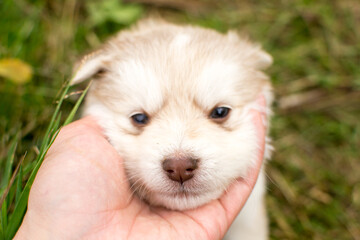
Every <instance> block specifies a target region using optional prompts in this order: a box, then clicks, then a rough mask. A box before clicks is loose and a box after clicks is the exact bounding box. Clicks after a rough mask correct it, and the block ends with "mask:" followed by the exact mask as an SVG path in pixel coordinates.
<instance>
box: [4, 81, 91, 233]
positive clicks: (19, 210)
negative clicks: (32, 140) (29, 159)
mask: <svg viewBox="0 0 360 240" xmlns="http://www.w3.org/2000/svg"><path fill="white" fill-rule="evenodd" d="M69 87H70V86H69V84H68V85H67V86H66V87H65V90H64V92H63V93H62V95H61V97H60V99H59V102H58V105H57V107H56V109H55V112H54V114H53V117H52V119H51V122H50V124H49V127H48V129H47V131H46V135H45V139H44V141H43V143H42V145H41V148H40V153H39V155H38V157H37V159H36V165H35V167H34V169H33V170H32V172H31V175H30V177H29V179H28V181H27V183H26V185H25V187H24V189H23V190H22V191H21V194H20V197H18V196H17V198H18V199H17V200H16V205H15V209H14V211H13V213H12V215H11V217H10V221H9V223H8V226H7V228H6V230H5V238H6V239H11V238H12V237H13V236H14V235H15V233H16V231H17V229H18V228H19V226H20V224H21V221H22V219H23V216H24V214H25V210H26V207H27V201H28V197H29V193H30V188H31V185H32V183H33V182H34V179H35V176H36V173H37V171H38V170H39V168H40V166H41V164H42V162H43V160H44V158H45V155H46V153H47V151H48V150H49V148H50V147H51V145H52V143H53V142H54V140H55V138H56V137H57V135H58V134H59V132H60V129H59V127H60V120H61V112H60V107H61V105H62V103H63V100H64V98H65V96H66V94H67V92H68V90H69ZM89 87H90V84H89V85H88V86H87V88H86V89H85V90H84V92H83V93H82V95H81V96H80V98H79V99H78V101H77V102H76V104H75V106H74V107H73V109H72V110H71V112H70V114H69V116H68V117H67V119H66V120H65V122H64V124H63V126H65V125H67V124H69V123H70V122H71V121H72V120H73V118H74V116H75V114H76V112H77V110H78V108H79V106H80V104H81V102H82V101H83V99H84V97H85V95H86V93H87V91H88V89H89ZM19 181H20V180H19ZM20 188H21V183H20Z"/></svg>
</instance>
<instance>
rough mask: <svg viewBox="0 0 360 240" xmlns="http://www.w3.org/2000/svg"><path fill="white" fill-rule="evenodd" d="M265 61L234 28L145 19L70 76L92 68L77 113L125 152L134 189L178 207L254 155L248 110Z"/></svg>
mask: <svg viewBox="0 0 360 240" xmlns="http://www.w3.org/2000/svg"><path fill="white" fill-rule="evenodd" d="M270 64H271V57H270V56H269V55H267V54H266V53H264V52H263V51H261V50H260V48H259V47H258V46H256V45H253V44H251V43H249V42H248V41H245V40H241V39H240V38H239V37H238V36H237V35H236V34H235V33H231V32H230V33H228V34H227V35H222V34H219V33H217V32H215V31H212V30H207V29H202V28H196V27H180V26H176V25H172V24H169V23H165V22H149V21H147V22H143V23H141V24H139V25H138V26H137V28H135V29H131V30H129V31H124V32H121V33H120V34H119V35H117V36H116V37H115V38H113V39H111V40H110V41H109V42H108V43H107V44H106V45H105V46H104V47H103V48H102V49H101V50H100V51H98V52H96V53H94V54H93V55H92V56H90V57H86V58H85V59H84V60H83V62H82V64H81V65H80V67H79V68H78V71H77V73H76V75H75V77H74V78H73V82H74V83H77V82H80V81H82V80H84V79H86V78H89V77H92V76H93V75H95V74H97V73H99V72H100V74H98V75H99V76H97V77H96V78H97V79H95V81H93V84H92V86H91V89H90V91H89V93H88V96H87V100H86V104H85V114H86V115H93V116H95V117H97V118H98V119H99V123H100V124H101V125H102V127H103V128H104V129H105V133H106V135H107V137H108V138H109V140H110V142H111V144H112V145H113V146H114V147H115V148H116V150H117V151H118V152H119V154H120V155H121V156H122V157H123V159H124V164H125V168H126V172H127V174H128V179H129V182H130V184H131V186H132V189H133V190H134V192H135V193H136V194H137V195H138V196H140V197H141V198H143V199H145V200H146V201H148V202H149V203H150V204H153V205H160V206H164V207H167V208H170V209H180V210H181V209H188V208H194V207H197V206H199V205H202V204H204V203H206V202H209V201H210V200H212V199H216V198H218V197H219V196H220V195H221V194H222V193H223V191H224V190H225V189H226V188H227V187H228V186H229V184H230V183H231V182H232V181H234V180H235V179H236V178H238V177H245V176H246V172H247V170H248V169H249V167H251V166H252V164H253V163H254V161H255V160H256V152H257V144H256V143H257V139H256V134H255V129H254V126H253V124H252V121H251V118H250V116H249V114H248V112H249V109H250V108H252V107H253V106H254V101H255V100H256V98H257V96H258V95H260V94H264V95H265V96H266V97H268V96H270V85H269V83H268V80H267V78H266V76H265V75H264V74H263V73H262V72H261V71H260V70H262V69H264V68H265V67H267V66H268V65H270ZM267 100H268V104H270V99H267Z"/></svg>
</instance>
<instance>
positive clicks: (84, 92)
mask: <svg viewBox="0 0 360 240" xmlns="http://www.w3.org/2000/svg"><path fill="white" fill-rule="evenodd" d="M90 85H91V82H90V83H89V84H88V86H87V87H86V89H85V90H84V91H83V92H82V94H81V96H80V98H79V99H78V100H77V102H76V104H75V106H74V107H73V109H72V110H71V112H70V114H69V116H68V117H67V118H66V120H65V122H64V126H65V125H68V124H69V123H71V122H72V120H73V119H74V116H75V114H76V112H77V110H78V109H79V107H80V104H81V103H82V101H83V99H84V97H85V95H86V93H87V92H88V90H89V88H90Z"/></svg>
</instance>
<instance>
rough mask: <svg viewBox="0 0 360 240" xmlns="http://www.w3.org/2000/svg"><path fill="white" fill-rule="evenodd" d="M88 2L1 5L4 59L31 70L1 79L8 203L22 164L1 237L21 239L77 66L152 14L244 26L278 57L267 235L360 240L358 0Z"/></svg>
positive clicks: (221, 26)
mask: <svg viewBox="0 0 360 240" xmlns="http://www.w3.org/2000/svg"><path fill="white" fill-rule="evenodd" d="M93 2H94V1H86V2H85V1H81V2H80V1H78V2H75V1H72V0H65V1H46V0H33V1H25V0H14V1H13V0H3V1H2V2H1V3H0V16H1V17H0V26H1V27H0V59H1V58H9V57H11V58H19V59H22V60H23V61H25V62H27V63H29V64H30V65H31V66H32V67H33V70H34V76H33V78H32V80H31V82H29V83H27V84H24V85H16V84H14V83H12V82H11V81H9V80H8V79H1V78H0V169H1V170H0V179H1V183H0V191H1V196H2V195H3V193H4V192H5V191H6V188H7V186H8V184H9V182H11V175H12V173H13V172H14V171H15V170H16V166H17V165H18V163H19V162H20V161H21V160H22V159H23V158H24V160H23V163H22V165H21V167H20V168H19V169H18V174H17V175H16V177H15V178H14V179H12V180H13V185H12V187H11V188H10V189H9V194H8V195H7V197H6V198H5V201H4V204H3V205H2V208H1V213H0V219H1V224H0V239H1V238H4V237H5V238H9V237H10V236H11V235H12V233H14V232H15V231H16V229H17V227H18V223H19V222H20V220H21V217H22V214H23V211H24V210H25V207H26V206H25V204H24V203H25V202H26V199H27V197H26V194H27V193H28V192H27V191H28V189H29V186H30V185H29V183H31V181H32V179H33V177H34V174H33V173H32V172H33V169H35V170H36V169H37V167H38V166H39V163H40V162H41V159H42V158H43V156H44V155H43V154H44V153H45V152H46V149H47V148H48V146H49V144H50V143H51V139H52V136H53V135H54V134H56V130H57V129H58V127H60V126H61V125H63V124H64V123H65V122H67V121H66V118H67V116H69V115H70V116H71V117H73V116H74V112H71V109H72V107H73V106H74V105H75V103H76V100H77V98H76V96H71V97H66V98H65V99H64V98H62V97H61V96H62V95H61V94H63V93H64V90H62V89H63V86H64V85H65V82H66V80H67V79H69V78H70V76H71V69H72V67H73V63H74V62H75V61H76V60H77V59H78V58H79V57H80V56H81V55H82V54H84V53H86V52H87V51H89V50H91V49H93V48H96V47H97V46H99V44H100V43H101V42H102V41H103V40H104V39H106V38H107V37H108V36H110V35H111V34H113V33H115V32H116V31H118V30H120V29H122V28H124V27H126V26H128V25H129V24H131V23H132V22H133V21H135V20H136V19H137V18H138V17H139V16H140V15H141V14H142V15H143V16H145V15H147V14H149V13H154V12H156V14H160V15H162V16H164V17H165V18H167V19H170V20H174V21H177V22H188V23H194V24H199V25H202V26H206V27H212V28H215V29H218V30H219V31H223V32H224V31H226V30H227V29H237V30H239V31H240V32H243V33H246V34H248V35H250V37H251V38H252V39H254V40H257V41H259V42H261V43H262V44H263V46H264V47H265V49H266V50H267V51H268V52H270V53H271V54H272V55H273V57H274V60H275V62H274V65H273V66H272V67H271V69H270V70H269V71H268V73H269V74H270V75H271V77H272V79H273V83H274V87H275V93H276V96H277V100H276V102H275V104H274V112H275V117H274V119H273V121H272V136H273V139H274V146H275V148H276V151H275V153H274V156H273V160H272V162H270V163H269V167H268V169H267V174H268V176H269V184H268V192H269V194H268V197H267V204H268V209H269V217H270V227H271V238H272V239H360V223H359V219H360V174H359V172H360V161H359V158H360V150H359V146H360V121H359V119H360V91H359V90H360V29H359V27H358V26H359V24H360V17H359V16H360V2H359V1H357V0H342V1H325V0H317V1H315V0H312V1H311V0H294V1H275V0H269V1H250V0H247V1H244V0H242V1H240V0H238V1H230V0H223V1H215V0H198V1H186V2H185V1H171V2H172V3H171V4H170V3H169V4H158V1H155V0H142V1H140V0H139V1H137V2H143V3H145V4H140V5H135V6H133V5H131V6H129V5H127V4H125V5H124V4H119V3H118V1H115V0H106V1H103V2H105V3H104V4H102V5H97V6H95V7H94V5H92V4H94V3H93ZM93 9H98V11H95V12H94V11H93ZM74 91H76V89H70V92H74ZM59 99H63V102H62V106H61V108H60V109H59V110H57V111H58V112H55V111H56V110H55V109H56V108H57V104H58V102H57V101H58V100H59ZM75 108H77V106H76V107H75ZM54 112H55V113H56V114H55V115H54ZM60 112H61V114H60ZM52 116H55V117H54V118H53V119H52ZM49 126H50V127H49ZM24 156H25V157H24ZM28 179H29V180H28ZM27 181H28V182H27ZM26 184H28V185H26ZM22 194H23V195H22ZM21 196H22V197H21ZM19 204H20V205H19ZM5 234H7V235H5Z"/></svg>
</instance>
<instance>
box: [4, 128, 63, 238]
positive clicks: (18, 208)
mask: <svg viewBox="0 0 360 240" xmlns="http://www.w3.org/2000/svg"><path fill="white" fill-rule="evenodd" d="M59 131H60V130H57V131H56V132H55V134H54V136H53V137H52V138H51V140H50V143H49V144H48V145H47V146H46V148H45V150H44V152H43V153H42V154H41V155H40V157H39V161H38V162H37V164H36V166H35V168H34V170H33V171H32V172H31V175H30V177H29V179H28V181H27V183H26V185H25V187H24V189H23V191H22V193H21V195H20V198H19V201H18V203H17V204H16V205H15V209H14V212H13V213H12V215H11V217H10V220H9V224H8V226H7V228H6V231H5V239H12V238H13V237H14V235H15V233H16V231H17V229H18V228H19V226H20V224H21V221H22V219H23V217H24V213H25V210H26V207H27V201H28V197H29V193H30V188H31V185H32V183H33V182H34V179H35V176H36V173H37V171H38V170H39V168H40V166H41V163H42V161H43V160H44V157H45V155H46V153H47V151H48V150H49V148H50V147H51V145H52V144H53V142H54V140H55V138H56V137H57V135H58V134H59Z"/></svg>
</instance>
